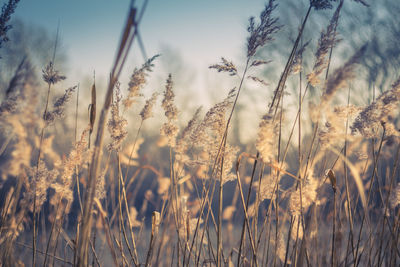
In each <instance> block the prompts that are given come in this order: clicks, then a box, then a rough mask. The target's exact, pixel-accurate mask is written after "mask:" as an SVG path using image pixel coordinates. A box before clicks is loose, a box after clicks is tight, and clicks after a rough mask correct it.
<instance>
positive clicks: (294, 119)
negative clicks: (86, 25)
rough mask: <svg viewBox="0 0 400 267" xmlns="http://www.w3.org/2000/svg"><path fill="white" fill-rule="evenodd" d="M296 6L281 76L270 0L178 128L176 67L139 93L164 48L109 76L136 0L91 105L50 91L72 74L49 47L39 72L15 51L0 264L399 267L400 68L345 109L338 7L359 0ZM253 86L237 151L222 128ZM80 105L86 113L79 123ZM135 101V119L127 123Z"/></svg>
mask: <svg viewBox="0 0 400 267" xmlns="http://www.w3.org/2000/svg"><path fill="white" fill-rule="evenodd" d="M305 2H306V3H307V5H308V9H307V12H306V13H305V14H301V15H299V16H300V17H301V23H300V25H299V27H298V29H296V31H294V32H295V33H296V35H295V36H293V38H292V40H293V41H292V42H288V48H287V49H288V51H289V52H290V53H289V55H288V57H287V58H285V59H282V61H283V62H284V66H283V67H282V71H281V73H280V77H279V79H277V80H269V79H267V78H265V77H263V76H260V73H261V72H262V70H263V68H264V67H265V66H266V65H267V64H275V62H271V61H270V59H268V58H264V57H263V55H264V54H263V53H261V52H260V51H268V49H269V45H270V44H272V43H273V42H274V39H275V37H276V36H277V35H279V34H280V33H281V30H282V28H283V27H284V25H283V24H284V21H281V20H279V18H278V16H277V15H276V9H277V1H274V0H269V2H268V3H266V5H265V8H264V9H263V10H262V12H261V14H260V16H259V17H258V18H254V17H252V18H250V20H249V25H248V28H247V30H248V38H247V41H246V50H247V51H246V54H245V55H246V56H245V62H244V63H243V64H240V65H236V64H235V63H234V62H232V61H230V60H229V59H226V58H224V57H222V59H221V62H220V63H216V64H213V65H211V66H210V69H211V70H212V71H217V72H220V75H222V76H223V75H225V76H224V77H225V78H226V79H233V80H234V81H235V82H236V86H235V88H233V89H230V90H229V89H228V90H226V92H227V93H226V97H225V98H224V99H222V100H220V101H219V102H217V101H216V102H217V103H215V104H214V105H213V106H212V107H211V108H210V109H208V110H205V111H203V109H202V108H201V107H200V108H198V109H196V112H194V114H193V115H192V118H191V119H190V120H188V122H187V123H186V126H185V127H181V125H182V123H181V120H182V119H181V117H182V113H183V110H180V107H179V103H177V102H176V96H175V89H176V88H175V84H174V76H173V75H171V74H170V75H168V77H165V85H162V86H164V87H163V91H162V92H161V91H156V92H152V94H147V95H151V96H150V97H149V98H148V99H146V100H145V101H143V99H142V98H143V90H147V88H146V87H145V85H146V83H147V81H148V79H149V76H150V75H152V72H153V70H154V67H155V65H156V64H157V62H158V60H159V56H160V55H155V56H153V57H151V58H149V59H148V60H147V61H145V62H144V63H143V65H142V66H141V67H138V68H136V69H135V70H134V71H133V73H132V74H131V76H130V81H129V83H128V84H127V85H124V84H121V83H120V82H119V81H118V78H119V74H120V72H121V70H122V68H123V65H124V62H125V58H126V55H127V52H128V51H129V46H130V44H131V43H132V40H134V39H135V38H137V32H138V31H137V27H140V24H139V21H138V20H139V17H138V16H137V15H136V14H138V12H139V11H138V10H137V9H136V7H133V6H131V8H130V12H129V15H128V20H127V23H126V25H125V28H124V30H123V34H122V38H121V42H120V46H119V50H118V53H117V57H116V60H115V63H114V65H113V66H112V72H111V76H110V81H109V84H108V87H107V93H106V95H105V101H104V104H100V103H103V102H102V101H99V99H96V98H97V97H96V95H98V93H96V92H97V90H98V85H97V86H96V84H95V80H93V85H92V86H91V88H90V95H91V99H90V101H88V102H87V103H85V99H83V100H82V99H80V98H79V97H80V95H79V93H80V92H81V91H82V88H80V86H79V85H72V86H70V87H67V88H68V89H66V90H65V91H64V93H63V94H61V96H59V94H58V93H57V92H55V87H56V86H58V85H59V84H60V83H61V82H62V81H63V80H66V79H67V78H66V77H65V76H64V75H63V74H61V72H60V71H58V70H57V65H56V64H54V56H53V60H52V61H50V62H49V63H48V64H47V65H46V66H44V67H43V70H42V73H40V74H38V73H37V72H36V71H35V70H34V68H33V66H32V64H31V61H30V55H29V54H27V55H25V56H24V57H23V60H22V61H21V62H20V64H19V65H18V68H17V69H16V70H15V73H14V74H13V76H12V77H9V81H10V82H9V85H8V87H6V88H2V92H3V95H4V97H3V100H2V102H1V105H0V125H1V126H0V130H1V137H0V140H1V142H0V166H1V169H0V175H1V177H0V179H1V180H0V192H1V199H0V205H1V209H0V266H32V265H35V266H70V265H73V266H75V265H76V266H88V265H93V266H112V265H115V266H218V267H219V266H289V265H290V266H305V265H307V266H328V265H330V266H398V265H399V264H400V250H399V247H400V208H399V204H400V179H399V170H398V163H399V151H400V142H399V136H400V130H399V120H398V118H399V106H400V105H399V102H400V73H398V75H397V77H398V78H397V80H393V81H392V83H391V84H392V86H390V87H388V88H385V89H384V90H383V91H382V92H381V93H377V94H376V97H374V98H373V99H371V102H370V103H369V104H366V105H364V106H363V105H356V104H354V103H356V102H357V101H353V99H354V98H355V97H356V96H354V95H353V91H352V90H353V87H354V86H353V82H356V81H358V79H359V78H358V75H359V74H360V72H359V71H358V70H359V69H360V68H362V67H363V66H362V64H361V63H362V62H363V60H362V59H363V58H364V57H365V56H366V54H367V53H368V44H361V45H360V46H359V47H354V48H353V54H352V55H351V56H348V57H347V58H346V60H344V61H342V62H341V64H339V66H333V64H332V62H333V60H334V59H335V51H336V50H337V49H339V48H340V45H341V40H340V32H338V29H339V28H340V27H339V26H340V23H341V18H342V17H341V15H342V13H341V12H342V11H343V8H344V6H345V5H346V4H349V3H352V2H355V3H352V4H353V5H354V4H357V5H358V7H359V8H365V9H367V8H369V7H368V3H367V1H363V0H353V1H350V0H346V1H345V0H338V1H330V0H310V1H305ZM17 4H18V1H12V0H10V1H8V2H7V3H6V4H5V5H4V7H3V9H2V14H1V16H0V41H1V42H6V41H8V40H9V39H8V38H7V32H8V31H9V30H12V29H11V27H10V25H9V24H8V23H9V19H10V16H11V15H12V14H13V12H14V9H15V7H16V5H17ZM318 12H327V13H329V14H330V15H331V16H332V18H331V19H330V21H329V23H328V25H327V26H326V29H325V30H322V32H321V34H320V38H319V40H318V42H315V41H313V40H310V41H308V40H303V39H304V35H305V32H306V31H312V30H313V29H309V28H308V24H309V23H310V22H309V20H310V18H312V16H313V15H315V14H318ZM139 13H140V12H139ZM10 42H12V40H11V41H10ZM312 42H315V43H316V46H317V48H316V50H315V51H313V54H314V55H313V57H312V58H311V59H310V60H311V61H313V64H312V65H311V67H309V65H306V64H304V62H305V60H307V59H306V58H305V55H306V51H308V50H309V49H311V48H310V46H311V43H312ZM1 44H2V43H0V48H1ZM0 51H1V50H0ZM397 56H398V55H397ZM160 57H162V55H161V56H160ZM0 60H1V59H0ZM0 71H1V70H0ZM226 74H228V75H226ZM40 75H41V78H42V79H41V80H40V79H39V77H40ZM66 81H68V80H66ZM248 82H252V83H257V84H259V88H260V90H269V91H270V92H271V99H270V102H269V103H268V105H267V107H266V108H265V111H264V115H263V116H260V118H259V128H258V133H257V137H256V138H255V140H254V141H253V142H252V143H250V144H247V145H246V146H245V145H243V144H240V143H237V142H235V141H233V138H231V137H230V136H231V135H232V131H233V124H234V122H233V116H234V114H235V113H236V112H238V111H237V109H238V108H237V106H238V105H239V103H241V96H243V95H245V94H246V87H245V85H246V83H248ZM64 83H65V81H64ZM160 87H161V86H160ZM292 87H293V88H292ZM289 88H291V90H292V89H293V91H294V92H296V95H295V96H293V95H288V94H287V92H288V90H289ZM221 90H222V89H221ZM311 91H312V92H313V93H312V94H311ZM316 92H317V93H316ZM159 98H162V100H161V108H162V112H161V113H162V114H157V115H156V114H155V112H156V110H153V109H154V107H155V106H156V105H158V102H157V101H158V99H159ZM288 99H292V100H293V99H295V101H296V104H297V106H296V107H295V109H294V112H293V110H291V111H290V110H288V109H287V108H286V102H285V101H288ZM343 100H344V102H343ZM82 105H83V106H89V108H88V117H87V120H86V123H84V124H82V125H80V124H78V119H77V118H78V109H79V106H82ZM139 106H140V108H139V110H140V112H138V113H137V114H136V117H134V118H131V117H128V116H127V114H130V113H129V112H130V111H132V110H131V109H132V108H133V107H139ZM67 110H69V112H67ZM72 111H73V112H72ZM161 115H162V116H163V124H162V126H161V129H160V132H159V133H158V137H157V138H156V139H155V138H153V137H151V136H147V135H146V132H145V131H143V126H144V125H145V124H146V123H148V121H149V120H150V119H151V118H152V117H153V116H161ZM257 116H258V115H257ZM67 121H73V122H74V123H72V125H73V126H71V125H70V123H67ZM239 127H240V125H239ZM60 129H63V130H60ZM131 129H137V130H135V131H134V132H132V130H131ZM79 131H81V132H80V133H79ZM68 133H75V134H74V136H73V135H72V134H68Z"/></svg>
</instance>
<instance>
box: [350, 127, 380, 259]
mask: <svg viewBox="0 0 400 267" xmlns="http://www.w3.org/2000/svg"><path fill="white" fill-rule="evenodd" d="M384 137H385V129H383V133H382V137H381V141H380V143H379V148H378V152H377V155H376V156H374V165H373V171H372V177H371V180H370V185H369V190H368V196H367V203H366V204H367V207H368V204H369V201H370V198H371V193H372V185H373V184H374V180H375V176H376V175H377V173H376V172H377V168H378V159H379V156H380V153H381V149H382V145H383V141H384ZM367 207H366V208H367ZM366 216H367V214H366V210H365V211H364V213H363V217H362V219H361V226H360V230H359V233H358V240H357V246H356V252H355V259H354V263H353V266H354V267H355V266H357V265H358V263H357V257H358V249H359V246H360V242H361V235H362V230H363V226H364V222H365V218H366Z"/></svg>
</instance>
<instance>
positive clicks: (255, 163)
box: [237, 152, 260, 267]
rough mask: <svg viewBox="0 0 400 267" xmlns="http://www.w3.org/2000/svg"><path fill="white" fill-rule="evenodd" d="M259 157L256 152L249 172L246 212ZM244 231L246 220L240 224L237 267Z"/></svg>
mask: <svg viewBox="0 0 400 267" xmlns="http://www.w3.org/2000/svg"><path fill="white" fill-rule="evenodd" d="M259 155H260V153H259V152H257V156H256V159H255V160H254V164H253V170H252V171H251V179H250V184H249V190H248V192H247V199H246V211H247V209H248V208H249V203H250V195H251V188H252V185H253V179H254V174H255V171H256V167H257V162H258V157H259ZM238 171H239V170H238ZM239 190H240V188H239ZM245 231H246V220H244V221H243V224H242V233H241V236H240V245H239V253H238V260H237V267H239V265H240V257H241V255H242V247H243V237H244V233H245Z"/></svg>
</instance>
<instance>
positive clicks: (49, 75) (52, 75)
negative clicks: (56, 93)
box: [42, 61, 67, 85]
mask: <svg viewBox="0 0 400 267" xmlns="http://www.w3.org/2000/svg"><path fill="white" fill-rule="evenodd" d="M42 73H43V80H44V81H45V82H46V83H48V84H49V85H50V84H56V83H58V82H60V81H62V80H65V79H66V78H67V77H65V76H63V75H60V74H59V71H58V70H55V69H54V65H53V62H51V61H50V62H49V64H47V66H46V67H45V68H44V69H43V70H42Z"/></svg>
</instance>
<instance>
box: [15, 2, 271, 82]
mask: <svg viewBox="0 0 400 267" xmlns="http://www.w3.org/2000/svg"><path fill="white" fill-rule="evenodd" d="M135 2H136V6H138V7H140V6H141V5H142V4H143V1H135ZM129 3H130V1H129V0H118V1H110V0H108V1H106V0H96V1H95V0H80V1H79V0H69V1H61V0H36V1H33V0H22V1H21V2H20V3H19V5H18V7H17V10H16V12H15V17H17V18H19V19H22V20H23V21H24V22H25V23H29V24H34V25H38V26H41V27H44V28H46V29H47V30H48V31H49V32H50V33H52V34H53V36H55V32H56V29H57V24H58V23H60V38H61V40H62V44H63V47H64V48H65V49H66V52H67V56H68V59H69V66H70V68H69V69H70V71H71V73H70V74H69V75H70V76H71V75H72V76H73V77H76V78H78V79H79V77H78V76H79V75H81V74H85V73H87V74H90V73H92V72H93V69H96V73H98V75H104V76H107V73H108V72H109V69H110V66H111V64H112V61H113V58H114V53H115V50H116V47H117V44H118V42H119V38H120V33H121V30H122V26H123V24H124V22H125V18H126V13H127V7H128V6H129ZM263 5H264V1H262V0H252V1H251V5H250V4H249V1H244V0H220V1H212V0H203V1H188V0H170V1H166V0H149V2H148V6H147V8H146V11H145V14H144V17H143V20H142V22H141V25H140V31H141V36H142V39H143V42H144V44H145V48H146V52H147V54H148V56H151V55H154V54H156V53H159V52H160V49H161V48H162V47H170V48H172V49H174V50H176V51H179V53H180V54H181V56H182V58H183V60H184V61H185V62H186V63H187V64H189V65H190V67H193V68H195V69H204V68H206V67H207V66H208V65H210V64H212V63H215V62H217V61H219V58H220V57H221V56H224V57H227V58H235V57H238V56H240V55H241V54H243V51H244V45H245V38H246V36H247V32H246V25H247V21H248V18H249V17H250V16H252V15H254V16H258V14H259V12H260V10H262V8H263ZM130 56H131V59H132V60H131V61H130V62H132V61H136V60H137V59H138V61H137V62H136V63H135V64H138V65H139V64H140V63H141V62H142V61H143V58H142V55H141V54H140V52H139V50H138V45H137V44H134V47H133V49H132V50H131V54H130ZM128 65H129V63H128ZM131 65H134V64H131Z"/></svg>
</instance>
